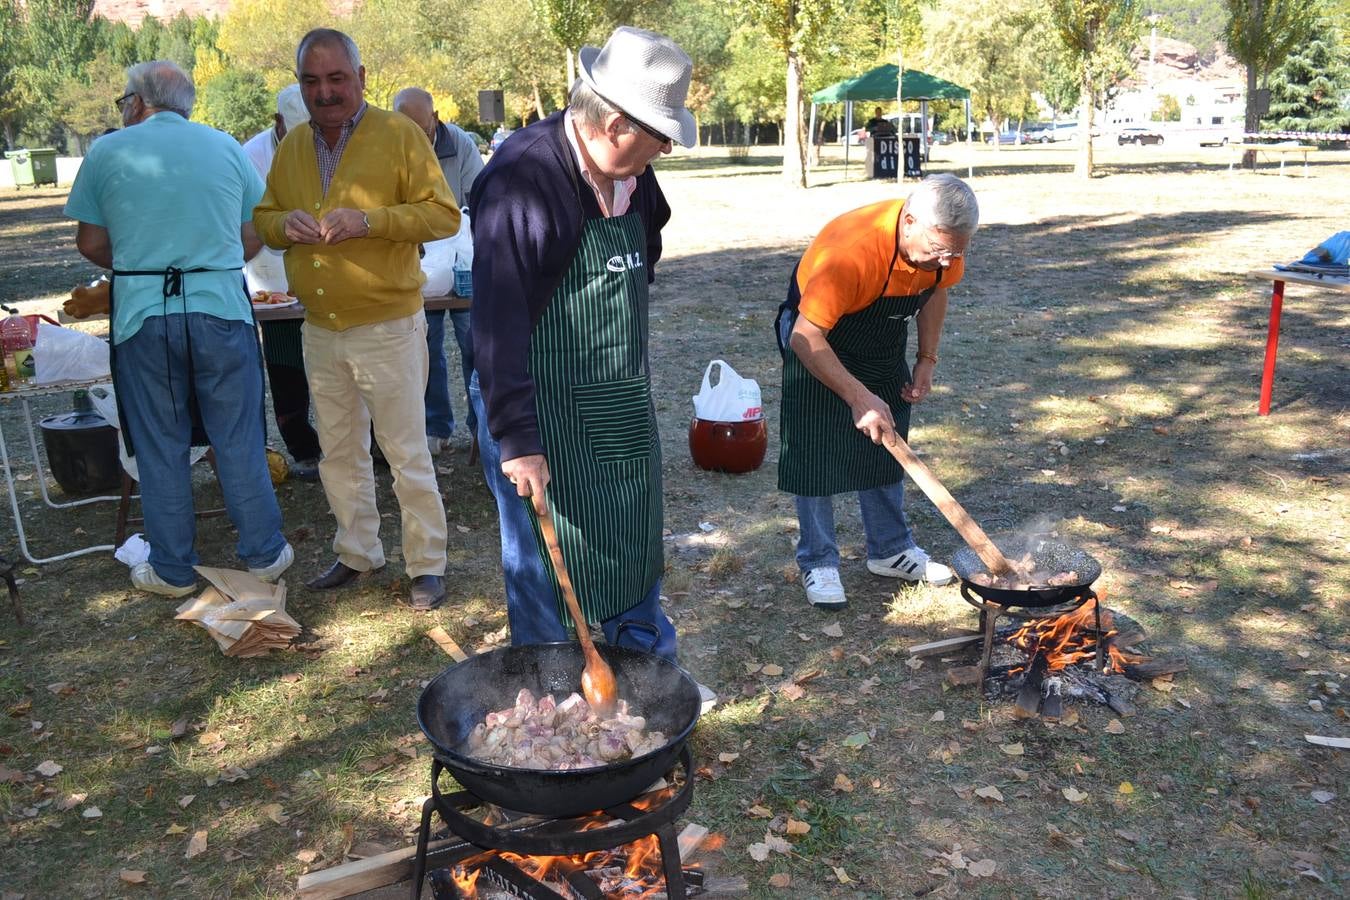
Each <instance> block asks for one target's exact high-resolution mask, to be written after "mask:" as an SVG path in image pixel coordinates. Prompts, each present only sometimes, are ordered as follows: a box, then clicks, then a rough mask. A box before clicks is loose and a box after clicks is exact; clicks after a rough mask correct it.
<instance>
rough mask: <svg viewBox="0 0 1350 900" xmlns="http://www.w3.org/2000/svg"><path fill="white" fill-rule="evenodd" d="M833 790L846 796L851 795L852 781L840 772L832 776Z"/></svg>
mask: <svg viewBox="0 0 1350 900" xmlns="http://www.w3.org/2000/svg"><path fill="white" fill-rule="evenodd" d="M834 789H835V790H836V791H843V792H844V793H846V794H851V793H853V781H852V779H850V778H849V777H848V776H847V775H845V774H844V773H843V772H840V773H839V774H838V775H836V776H834Z"/></svg>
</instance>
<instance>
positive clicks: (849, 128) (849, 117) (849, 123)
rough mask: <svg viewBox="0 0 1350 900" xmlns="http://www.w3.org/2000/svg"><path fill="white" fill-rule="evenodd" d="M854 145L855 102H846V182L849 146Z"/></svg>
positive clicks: (845, 177) (846, 178)
mask: <svg viewBox="0 0 1350 900" xmlns="http://www.w3.org/2000/svg"><path fill="white" fill-rule="evenodd" d="M851 143H853V101H852V100H845V101H844V180H845V181H848V145H849V144H851Z"/></svg>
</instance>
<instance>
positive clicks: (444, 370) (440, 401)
mask: <svg viewBox="0 0 1350 900" xmlns="http://www.w3.org/2000/svg"><path fill="white" fill-rule="evenodd" d="M447 312H449V314H450V325H451V326H452V327H453V328H454V329H455V343H456V344H458V345H459V366H460V370H461V371H462V372H463V374H464V399H465V405H466V406H467V407H468V412H467V413H466V418H465V426H466V427H467V428H468V430H469V431H470V432H473V431H476V430H477V427H478V419H477V417H476V416H475V415H474V411H473V403H472V401H470V400H469V378H470V376H472V375H473V339H472V338H471V336H470V334H469V311H468V310H467V309H457V310H444V309H432V310H427V363H428V367H427V392H426V395H425V397H424V400H425V402H426V407H427V434H428V435H430V436H431V437H438V438H448V437H450V435H451V434H453V433H454V431H455V410H454V408H453V407H452V406H451V405H450V364H449V362H448V361H447V358H446V355H445V316H446V313H447Z"/></svg>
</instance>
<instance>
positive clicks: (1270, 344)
mask: <svg viewBox="0 0 1350 900" xmlns="http://www.w3.org/2000/svg"><path fill="white" fill-rule="evenodd" d="M1283 308H1284V282H1283V281H1277V282H1275V287H1274V288H1273V289H1272V290H1271V292H1270V328H1269V329H1268V330H1267V331H1266V365H1265V368H1264V369H1263V370H1262V372H1261V405H1260V406H1259V407H1258V409H1257V413H1258V414H1259V415H1262V416H1268V415H1270V389H1271V387H1272V386H1273V385H1274V383H1275V354H1276V353H1277V352H1278V351H1279V349H1280V311H1281V310H1282V309H1283Z"/></svg>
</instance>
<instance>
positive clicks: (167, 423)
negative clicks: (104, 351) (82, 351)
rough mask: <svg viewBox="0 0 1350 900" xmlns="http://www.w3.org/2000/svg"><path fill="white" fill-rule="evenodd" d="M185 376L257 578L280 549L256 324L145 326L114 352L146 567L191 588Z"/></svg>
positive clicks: (184, 320) (185, 318) (157, 320)
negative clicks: (137, 488)
mask: <svg viewBox="0 0 1350 900" xmlns="http://www.w3.org/2000/svg"><path fill="white" fill-rule="evenodd" d="M189 342H190V350H191V359H190V360H189V356H188V354H189ZM189 372H190V373H191V380H192V384H191V388H192V389H193V390H195V393H196V397H197V404H198V407H199V408H200V410H201V417H202V424H203V426H205V429H206V434H207V437H208V438H209V439H210V441H211V446H212V447H213V448H214V449H215V453H216V475H217V477H218V478H219V479H220V489H221V493H223V494H224V495H225V509H226V511H227V512H228V513H229V516H230V521H231V522H233V523H234V527H235V530H236V531H238V532H239V542H238V545H237V548H236V551H237V552H238V554H239V557H240V558H241V559H242V560H243V561H244V562H245V564H247V565H248V566H249V567H251V568H263V567H266V566H270V565H271V564H272V563H274V562H276V559H277V557H278V556H279V555H280V554H281V549H282V547H284V546H285V545H286V539H285V538H284V537H282V535H281V510H280V509H279V508H278V507H277V497H276V493H275V492H274V491H273V489H272V480H271V478H270V477H269V476H268V472H267V457H266V456H265V454H264V443H265V436H264V433H263V405H262V404H263V394H262V390H263V385H262V360H261V356H260V354H259V351H258V336H257V332H256V331H255V330H254V326H253V324H252V323H251V322H235V321H227V320H225V319H218V318H216V317H215V316H210V315H207V314H205V313H187V314H185V315H184V314H174V315H171V316H151V317H150V318H148V319H146V320H145V322H144V323H143V324H142V325H141V327H140V330H139V331H137V332H136V333H135V334H134V335H132V336H131V337H130V338H128V339H127V340H125V341H123V342H121V343H120V344H118V345H117V395H118V398H119V400H120V401H121V406H122V413H123V415H124V416H125V417H126V421H125V422H124V423H123V424H124V425H125V426H126V429H127V433H128V434H129V435H130V436H131V441H132V444H133V446H134V448H135V452H136V465H137V467H138V469H139V471H140V476H141V478H140V482H141V508H142V509H143V510H144V513H145V535H146V538H147V540H149V542H150V564H151V565H152V566H154V569H155V572H156V573H158V574H159V577H160V578H163V579H164V580H165V581H167V582H168V583H169V584H172V585H177V586H184V585H189V584H192V583H194V582H195V581H196V580H197V574H196V573H195V572H194V571H193V570H192V567H193V566H194V565H195V564H196V563H197V561H198V558H197V553H196V551H195V550H194V549H193V543H194V542H195V540H196V536H197V520H196V517H195V515H194V513H193V505H192V473H191V470H190V467H189V462H188V453H189V445H190V443H191V431H192V419H191V415H190V414H189V412H188V395H189V393H190V390H189V384H188V379H189Z"/></svg>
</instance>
